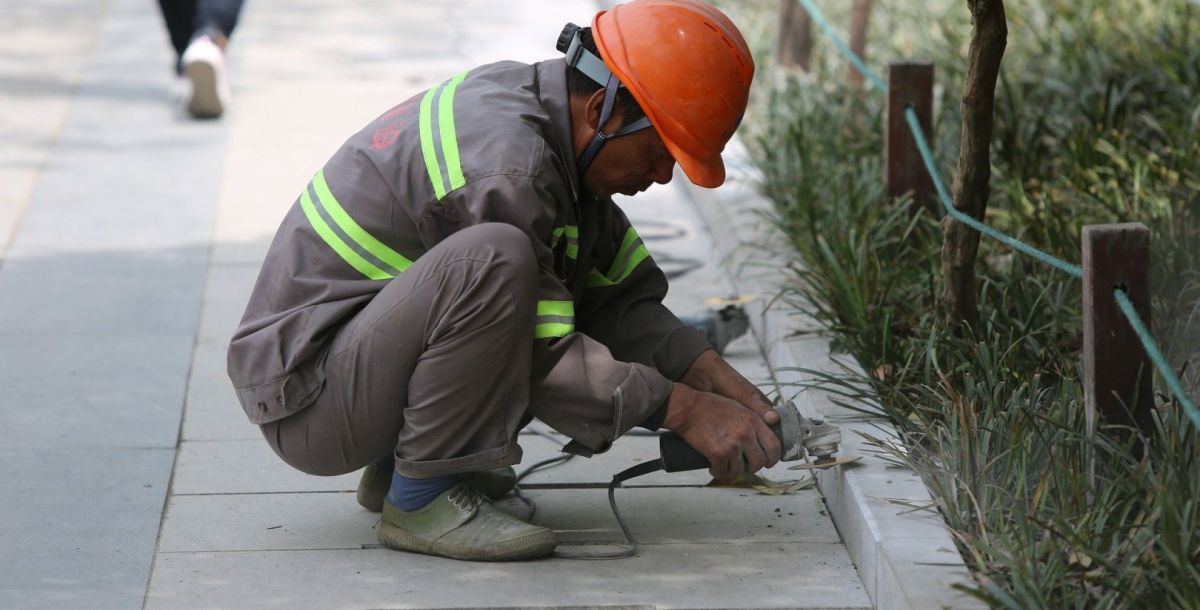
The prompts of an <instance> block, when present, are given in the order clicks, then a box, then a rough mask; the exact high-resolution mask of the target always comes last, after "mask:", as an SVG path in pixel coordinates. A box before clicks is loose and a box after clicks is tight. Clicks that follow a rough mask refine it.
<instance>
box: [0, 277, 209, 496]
mask: <svg viewBox="0 0 1200 610" xmlns="http://www.w3.org/2000/svg"><path fill="white" fill-rule="evenodd" d="M5 271H6V270H4V269H0V275H3V274H4V273H5ZM191 344H192V337H191V334H190V333H188V334H182V333H180V334H171V335H148V334H144V333H141V334H140V333H131V334H129V335H120V334H107V335H99V336H96V335H77V334H75V335H49V336H47V335H44V334H36V333H35V334H26V333H13V332H0V345H4V349H3V350H0V387H2V388H4V400H3V402H0V446H3V447H52V448H57V447H74V448H76V449H77V450H82V449H83V448H90V447H169V448H171V449H174V447H175V440H176V437H177V436H178V433H179V418H180V411H181V407H182V399H183V392H184V387H185V385H184V384H185V383H186V381H187V366H188V364H187V362H188V357H189V354H190V353H191ZM28 476H31V477H33V476H36V475H35V474H33V473H29V474H28ZM160 508H161V507H154V509H155V510H156V511H157V510H159V509H160Z"/></svg>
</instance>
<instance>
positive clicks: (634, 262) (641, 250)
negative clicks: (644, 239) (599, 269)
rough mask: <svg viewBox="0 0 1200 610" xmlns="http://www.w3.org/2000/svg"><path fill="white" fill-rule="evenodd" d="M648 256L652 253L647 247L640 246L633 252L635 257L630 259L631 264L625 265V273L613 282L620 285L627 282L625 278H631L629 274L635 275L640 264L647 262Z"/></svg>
mask: <svg viewBox="0 0 1200 610" xmlns="http://www.w3.org/2000/svg"><path fill="white" fill-rule="evenodd" d="M648 256H650V251H649V250H647V249H646V245H645V244H642V245H640V246H638V248H637V250H634V251H633V256H630V257H629V263H628V264H626V265H625V272H624V273H622V274H621V276H620V277H618V278H616V279H615V280H613V283H614V284H619V283H621V282H623V281H625V278H627V277H629V274H631V273H633V270H634V269H636V268H637V266H638V263H640V262H642V261H643V260H646V258H647V257H648Z"/></svg>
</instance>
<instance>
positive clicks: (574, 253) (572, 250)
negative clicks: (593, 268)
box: [567, 244, 579, 259]
mask: <svg viewBox="0 0 1200 610" xmlns="http://www.w3.org/2000/svg"><path fill="white" fill-rule="evenodd" d="M567 258H571V259H575V258H579V244H567Z"/></svg>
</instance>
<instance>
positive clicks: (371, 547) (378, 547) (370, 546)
mask: <svg viewBox="0 0 1200 610" xmlns="http://www.w3.org/2000/svg"><path fill="white" fill-rule="evenodd" d="M560 531H572V530H560ZM560 544H561V545H562V546H615V545H623V544H625V541H624V540H612V541H594V540H571V541H567V542H563V543H560ZM769 545H774V546H794V547H800V546H842V543H841V541H836V542H783V541H779V540H776V541H770V540H709V541H705V542H695V541H689V540H672V541H666V542H662V541H658V542H642V541H640V540H639V541H638V546H639V547H643V546H654V547H670V546H722V547H724V546H743V547H753V546H769ZM321 551H327V552H328V551H334V552H340V551H388V552H389V553H405V551H394V550H392V549H389V548H387V547H385V546H383V545H382V544H380V543H378V542H364V543H361V544H360V545H358V546H338V547H313V548H301V549H219V550H192V551H187V550H184V551H158V554H159V555H199V554H205V555H221V554H227V553H228V554H238V553H312V552H321ZM548 559H564V560H565V559H566V558H565V557H554V556H550V557H549V558H548ZM930 565H939V564H930Z"/></svg>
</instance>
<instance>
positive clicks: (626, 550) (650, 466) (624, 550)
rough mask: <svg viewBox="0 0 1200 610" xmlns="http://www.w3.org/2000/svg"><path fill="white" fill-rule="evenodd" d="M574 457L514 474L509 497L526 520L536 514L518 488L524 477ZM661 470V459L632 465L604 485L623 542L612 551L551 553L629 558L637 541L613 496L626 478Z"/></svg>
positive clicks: (567, 556) (565, 556) (568, 556)
mask: <svg viewBox="0 0 1200 610" xmlns="http://www.w3.org/2000/svg"><path fill="white" fill-rule="evenodd" d="M638 432H642V431H640V430H639V431H638ZM645 432H646V435H647V436H657V435H658V434H657V433H656V432H650V431H645ZM535 434H538V435H539V436H542V437H544V438H547V439H550V440H557V439H554V437H552V436H550V435H549V434H546V433H542V432H535ZM574 457H575V456H574V455H572V454H570V453H567V454H563V455H560V456H556V457H552V458H549V459H545V460H542V461H540V462H536V463H534V464H531V465H530V466H529V468H526V469H525V470H522V471H521V473H520V474H518V475H517V482H516V485H514V486H513V495H515V496H516V497H517V499H519V500H521V501H522V502H524V503H525V504H526V505H527V506H528V507H529V519H530V520H532V519H533V516H534V515H536V514H537V503H535V502H534V501H533V499H532V498H530V497H529V496H527V495H525V492H524V490H522V489H521V481H522V480H524V479H525V477H528V476H529V475H531V474H533V473H535V472H537V471H539V470H545V469H546V468H553V467H554V466H561V465H562V464H565V463H566V462H568V461H570V460H571V459H573V458H574ZM662 469H663V461H662V459H657V460H651V461H649V462H644V463H641V464H638V465H636V466H633V467H630V468H627V469H625V470H622V471H621V472H618V473H617V474H615V475H613V478H612V482H610V483H609V484H608V505H609V507H611V508H612V512H613V517H616V519H617V525H619V526H620V527H621V533H622V534H624V535H625V542H624V543H622V544H617V545H616V547H617V549H616V550H614V551H600V550H592V551H588V552H585V551H582V550H574V551H564V550H557V551H555V552H554V554H555V555H556V556H558V557H561V558H563V559H582V560H603V559H625V558H626V557H633V556H634V555H635V554H636V553H637V540H636V539H634V537H633V532H631V531H630V530H629V526H628V525H627V524H626V523H625V519H624V518H622V517H621V511H620V510H619V509H618V508H617V493H616V492H617V488H618V487H620V486H621V483H624V482H625V481H628V480H629V479H633V478H636V477H640V476H642V475H645V474H650V473H651V472H657V471H659V470H662ZM564 546H576V547H578V546H583V545H580V544H562V545H559V548H560V549H561V547H564Z"/></svg>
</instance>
